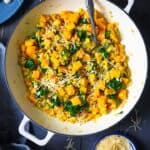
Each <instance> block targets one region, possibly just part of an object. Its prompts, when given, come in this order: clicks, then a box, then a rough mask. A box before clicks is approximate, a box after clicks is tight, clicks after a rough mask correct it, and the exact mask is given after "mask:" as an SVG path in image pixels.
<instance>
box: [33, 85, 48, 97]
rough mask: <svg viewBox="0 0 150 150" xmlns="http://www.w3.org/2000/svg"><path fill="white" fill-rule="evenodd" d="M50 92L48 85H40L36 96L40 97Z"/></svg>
mask: <svg viewBox="0 0 150 150" xmlns="http://www.w3.org/2000/svg"><path fill="white" fill-rule="evenodd" d="M49 92H50V91H49V90H48V88H47V87H40V88H39V89H38V90H37V92H36V97H37V98H40V97H41V96H46V95H47V94H48V93H49Z"/></svg>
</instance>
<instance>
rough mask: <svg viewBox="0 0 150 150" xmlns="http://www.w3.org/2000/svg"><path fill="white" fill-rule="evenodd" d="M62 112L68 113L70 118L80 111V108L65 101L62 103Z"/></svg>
mask: <svg viewBox="0 0 150 150" xmlns="http://www.w3.org/2000/svg"><path fill="white" fill-rule="evenodd" d="M64 110H66V111H69V112H70V116H72V117H74V116H76V114H77V113H78V112H79V111H80V106H73V105H72V102H71V101H69V100H68V101H66V102H65V103H64Z"/></svg>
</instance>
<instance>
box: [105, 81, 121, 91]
mask: <svg viewBox="0 0 150 150" xmlns="http://www.w3.org/2000/svg"><path fill="white" fill-rule="evenodd" d="M107 85H108V87H110V88H112V89H114V90H120V89H122V87H123V83H122V82H121V81H120V80H119V79H117V78H113V79H112V80H110V81H109V82H108V83H107Z"/></svg>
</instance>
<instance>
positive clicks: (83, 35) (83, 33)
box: [77, 30, 87, 41]
mask: <svg viewBox="0 0 150 150" xmlns="http://www.w3.org/2000/svg"><path fill="white" fill-rule="evenodd" d="M77 34H78V37H79V38H80V41H84V40H85V39H86V37H87V33H86V31H85V30H78V32H77Z"/></svg>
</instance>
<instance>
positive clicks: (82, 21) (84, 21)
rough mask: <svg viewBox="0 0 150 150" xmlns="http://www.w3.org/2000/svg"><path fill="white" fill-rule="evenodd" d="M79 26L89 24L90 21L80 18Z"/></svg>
mask: <svg viewBox="0 0 150 150" xmlns="http://www.w3.org/2000/svg"><path fill="white" fill-rule="evenodd" d="M79 24H89V20H88V19H87V18H80V19H79Z"/></svg>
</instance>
